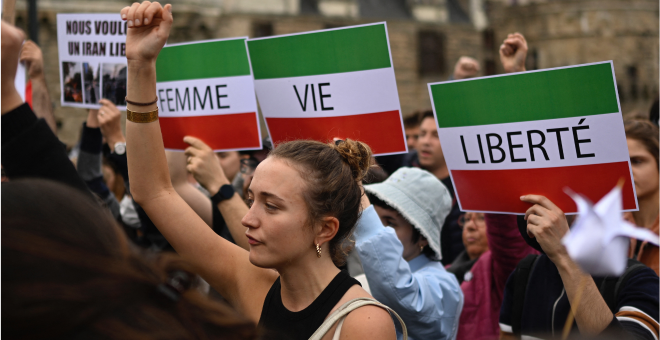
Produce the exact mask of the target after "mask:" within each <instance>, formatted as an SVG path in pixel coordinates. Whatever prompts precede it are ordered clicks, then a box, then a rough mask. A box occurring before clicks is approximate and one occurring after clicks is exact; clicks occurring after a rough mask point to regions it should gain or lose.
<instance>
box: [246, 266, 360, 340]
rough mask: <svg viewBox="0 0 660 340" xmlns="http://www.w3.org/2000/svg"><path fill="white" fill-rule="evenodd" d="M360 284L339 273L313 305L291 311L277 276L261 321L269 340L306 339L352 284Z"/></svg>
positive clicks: (267, 296)
mask: <svg viewBox="0 0 660 340" xmlns="http://www.w3.org/2000/svg"><path fill="white" fill-rule="evenodd" d="M356 284H357V285H359V284H360V283H359V282H358V281H357V280H355V279H354V278H352V277H350V276H349V275H348V274H347V273H346V272H344V271H340V272H339V274H337V276H335V278H334V279H332V281H331V282H330V284H329V285H328V286H327V287H325V289H324V290H323V292H321V295H319V296H318V297H317V298H316V300H314V302H312V304H311V305H309V306H307V308H305V309H303V310H301V311H299V312H292V311H289V310H288V309H286V307H284V305H283V304H282V295H281V293H282V289H281V285H280V278H279V277H278V278H277V280H275V283H273V286H272V287H270V290H269V291H268V295H266V300H265V301H264V307H263V309H262V311H261V318H260V319H259V327H261V328H262V329H263V330H264V331H265V338H266V339H287V340H307V339H309V337H310V336H312V334H314V332H315V331H316V330H317V329H318V328H319V327H320V326H321V324H323V320H325V318H326V317H327V316H328V314H330V311H331V310H332V308H334V307H335V305H337V303H338V302H339V300H341V298H342V297H343V296H344V294H345V293H346V292H347V291H348V290H349V289H350V288H351V287H353V285H356Z"/></svg>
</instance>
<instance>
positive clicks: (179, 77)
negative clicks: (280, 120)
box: [156, 38, 261, 151]
mask: <svg viewBox="0 0 660 340" xmlns="http://www.w3.org/2000/svg"><path fill="white" fill-rule="evenodd" d="M245 39H246V38H231V39H220V40H209V41H202V42H195V43H182V44H172V45H168V46H165V47H164V48H163V50H162V51H161V52H160V54H159V55H158V60H157V61H156V77H157V78H156V81H157V83H156V88H157V94H158V110H159V113H158V115H159V121H160V128H161V131H162V133H163V142H164V144H165V148H166V149H170V150H185V149H186V148H187V147H188V145H187V144H186V143H184V142H183V137H185V136H193V137H197V138H199V139H201V140H202V141H204V143H206V144H207V145H209V146H210V147H211V148H212V149H213V150H215V151H229V150H254V149H261V131H260V128H259V118H258V117H257V100H256V98H255V97H254V80H253V78H252V71H251V69H250V62H249V60H248V55H247V49H246V47H245Z"/></svg>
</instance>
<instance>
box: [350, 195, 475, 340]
mask: <svg viewBox="0 0 660 340" xmlns="http://www.w3.org/2000/svg"><path fill="white" fill-rule="evenodd" d="M355 241H356V242H355V247H356V250H357V252H358V254H359V255H360V260H361V261H362V267H363V268H364V273H365V275H366V276H367V281H368V282H369V287H370V288H371V294H372V295H373V297H374V298H376V300H378V301H380V302H382V303H384V304H385V305H387V306H389V307H390V308H392V309H394V310H395V311H396V312H397V314H399V316H401V318H402V319H403V321H404V322H405V323H406V326H407V327H408V336H409V338H410V339H418V340H421V339H428V340H431V339H455V338H456V332H457V331H458V318H459V316H460V315H461V310H462V309H463V292H462V291H461V286H460V285H459V284H458V281H457V280H456V277H455V276H454V274H451V273H448V272H447V271H446V270H445V268H444V267H443V266H442V264H441V263H440V262H436V261H431V260H429V259H428V258H427V257H426V256H425V255H420V256H418V257H416V258H414V259H412V260H411V261H410V262H408V261H406V260H404V259H403V255H402V254H403V245H402V244H401V241H399V239H398V238H397V236H396V233H395V232H394V229H392V228H385V227H383V224H382V223H381V221H380V218H379V217H378V214H377V213H376V210H375V209H374V207H373V206H370V207H369V208H367V209H365V210H364V211H363V212H362V217H361V218H360V220H359V221H358V225H357V228H356V231H355ZM395 324H396V327H397V338H398V339H402V334H401V330H400V327H399V325H398V322H395Z"/></svg>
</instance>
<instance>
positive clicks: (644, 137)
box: [624, 119, 659, 167]
mask: <svg viewBox="0 0 660 340" xmlns="http://www.w3.org/2000/svg"><path fill="white" fill-rule="evenodd" d="M624 126H625V129H626V138H630V139H634V140H637V141H639V142H640V143H642V145H644V147H645V148H646V151H648V152H649V153H651V155H653V158H655V165H656V167H657V166H658V165H659V164H658V138H659V137H658V127H657V126H656V125H655V124H653V123H651V122H650V121H648V120H645V119H631V120H627V121H625V123H624Z"/></svg>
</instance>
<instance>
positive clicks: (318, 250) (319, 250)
mask: <svg viewBox="0 0 660 340" xmlns="http://www.w3.org/2000/svg"><path fill="white" fill-rule="evenodd" d="M316 257H318V258H321V247H319V244H318V243H317V244H316Z"/></svg>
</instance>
